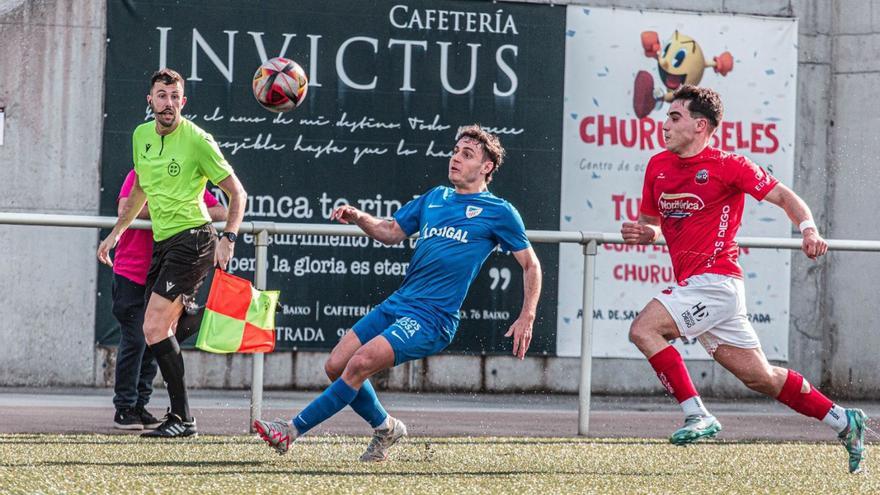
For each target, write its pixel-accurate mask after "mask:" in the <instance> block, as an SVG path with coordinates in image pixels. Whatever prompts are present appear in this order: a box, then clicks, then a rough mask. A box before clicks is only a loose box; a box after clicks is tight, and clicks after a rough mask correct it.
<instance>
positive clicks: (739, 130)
mask: <svg viewBox="0 0 880 495" xmlns="http://www.w3.org/2000/svg"><path fill="white" fill-rule="evenodd" d="M752 132H754V131H752ZM752 141H754V140H752ZM736 147H737V148H739V149H743V148H748V147H749V141H748V140H743V123H742V122H737V123H736Z"/></svg>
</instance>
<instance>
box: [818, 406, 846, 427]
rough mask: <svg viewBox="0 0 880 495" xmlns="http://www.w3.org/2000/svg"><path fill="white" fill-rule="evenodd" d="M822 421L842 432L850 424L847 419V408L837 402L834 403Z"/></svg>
mask: <svg viewBox="0 0 880 495" xmlns="http://www.w3.org/2000/svg"><path fill="white" fill-rule="evenodd" d="M822 422H823V423H825V424H826V425H828V426H830V427H831V428H833V429H834V431H836V432H837V433H840V432H842V431H843V430H845V429H846V426H847V424H848V420H847V419H846V409H844V408H842V407H840V406H838V405H837V404H833V405H832V406H831V409H829V410H828V414H826V415H825V417H824V418H822Z"/></svg>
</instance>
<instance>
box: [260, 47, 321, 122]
mask: <svg viewBox="0 0 880 495" xmlns="http://www.w3.org/2000/svg"><path fill="white" fill-rule="evenodd" d="M253 87H254V97H255V98H256V99H257V102H258V103H259V104H260V105H262V106H263V108H265V109H266V110H269V111H272V112H289V111H291V110H293V109H294V108H296V107H298V106H299V104H300V103H302V101H303V100H304V99H305V98H306V91H307V90H308V87H309V79H308V77H306V73H305V71H304V70H303V69H302V67H300V66H299V64H297V63H296V62H294V61H293V60H289V59H286V58H283V57H275V58H272V59H269V60H267V61H266V62H265V63H264V64H263V65H261V66H260V67H259V68H258V69H257V72H256V73H255V74H254V83H253Z"/></svg>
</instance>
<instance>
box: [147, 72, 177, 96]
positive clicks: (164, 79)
mask: <svg viewBox="0 0 880 495" xmlns="http://www.w3.org/2000/svg"><path fill="white" fill-rule="evenodd" d="M157 81H158V82H160V83H162V84H174V83H177V82H179V83H180V88H181V89H183V78H182V77H180V74H178V73H177V71H176V70H173V69H169V68H168V67H165V68H164V69H159V70H157V71H156V72H153V76H152V77H150V91H152V90H153V86H154V85H155V84H156V82H157Z"/></svg>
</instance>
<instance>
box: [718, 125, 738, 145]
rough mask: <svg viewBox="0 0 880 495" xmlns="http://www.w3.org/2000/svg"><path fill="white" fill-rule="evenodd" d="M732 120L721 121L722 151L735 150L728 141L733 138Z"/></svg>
mask: <svg viewBox="0 0 880 495" xmlns="http://www.w3.org/2000/svg"><path fill="white" fill-rule="evenodd" d="M732 134H733V122H722V123H721V149H722V150H724V151H735V150H736V148H734V147H733V146H732V145H731V144H730V141H731V140H732V139H733V135H732Z"/></svg>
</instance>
